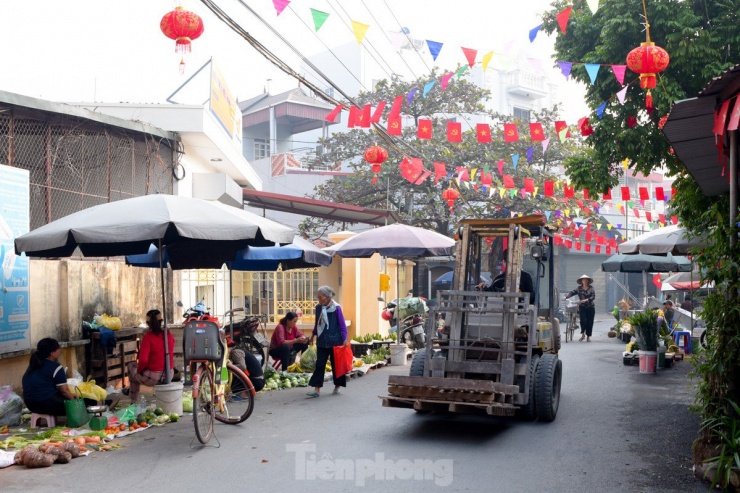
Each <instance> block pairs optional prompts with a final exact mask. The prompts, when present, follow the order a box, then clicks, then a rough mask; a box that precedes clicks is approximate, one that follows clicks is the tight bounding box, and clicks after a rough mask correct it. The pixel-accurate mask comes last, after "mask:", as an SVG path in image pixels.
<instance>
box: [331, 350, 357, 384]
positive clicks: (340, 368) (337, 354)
mask: <svg viewBox="0 0 740 493" xmlns="http://www.w3.org/2000/svg"><path fill="white" fill-rule="evenodd" d="M353 360H354V358H353V356H352V348H351V347H349V346H334V364H335V365H336V367H337V369H336V372H335V375H336V377H337V378H339V377H341V376H342V375H346V374H347V373H349V372H351V371H352V368H354V365H353V363H354V361H353Z"/></svg>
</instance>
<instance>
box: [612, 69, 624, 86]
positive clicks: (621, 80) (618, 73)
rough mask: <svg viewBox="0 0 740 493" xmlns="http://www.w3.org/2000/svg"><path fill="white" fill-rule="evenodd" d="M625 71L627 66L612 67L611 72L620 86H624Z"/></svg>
mask: <svg viewBox="0 0 740 493" xmlns="http://www.w3.org/2000/svg"><path fill="white" fill-rule="evenodd" d="M626 71H627V65H612V72H614V77H616V78H617V82H619V85H620V86H623V85H624V73H625V72H626Z"/></svg>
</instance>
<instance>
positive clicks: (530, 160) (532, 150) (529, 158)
mask: <svg viewBox="0 0 740 493" xmlns="http://www.w3.org/2000/svg"><path fill="white" fill-rule="evenodd" d="M533 153H534V146H532V147H530V148H529V149H527V161H529V162H530V163H531V162H532V154H533Z"/></svg>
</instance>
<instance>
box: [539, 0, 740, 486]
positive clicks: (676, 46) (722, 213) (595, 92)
mask: <svg viewBox="0 0 740 493" xmlns="http://www.w3.org/2000/svg"><path fill="white" fill-rule="evenodd" d="M569 5H572V6H573V11H572V14H571V16H570V21H569V22H568V25H567V33H566V34H563V33H561V32H560V31H559V27H558V23H557V21H556V15H557V14H558V13H559V12H562V11H563V9H565V8H566V7H567V6H569ZM645 12H646V13H647V23H648V24H649V28H650V37H651V40H652V41H653V42H654V43H655V44H657V45H658V46H661V47H662V48H664V49H665V50H666V51H667V52H668V53H669V55H670V58H671V61H670V65H669V67H668V68H667V69H666V70H665V71H664V72H663V73H661V74H660V75H659V76H658V83H657V87H656V88H655V89H653V90H652V96H653V100H654V105H655V110H653V111H651V112H648V111H646V110H645V91H644V90H643V89H640V86H639V83H637V82H636V78H637V77H638V76H637V74H634V73H632V72H630V71H629V70H628V71H627V75H626V77H625V84H629V89H628V91H627V98H626V101H625V104H624V105H621V104H619V102H618V101H617V99H616V97H615V94H616V92H617V91H619V90H620V89H621V88H620V86H619V84H618V82H617V81H616V80H615V77H613V76H612V75H611V74H607V73H605V72H606V67H602V68H601V71H600V74H599V76H598V78H597V80H596V83H595V84H593V85H590V78H589V77H588V74H587V73H586V70H585V69H584V67H583V66H582V65H574V67H573V71H572V73H571V76H572V78H573V79H575V80H577V81H580V82H582V83H585V84H587V85H588V89H587V93H586V98H587V101H588V103H589V106H590V107H591V108H592V110H594V112H593V113H592V115H591V121H592V124H593V128H594V131H595V133H594V134H593V135H592V136H590V137H588V138H587V139H586V143H587V145H588V148H587V150H584V152H582V153H581V154H578V155H574V156H571V157H569V158H567V159H566V160H565V166H566V168H567V173H568V175H569V177H570V178H571V179H572V180H573V181H574V182H575V183H578V184H579V185H580V186H584V187H587V188H590V189H595V190H606V189H608V188H610V187H611V186H614V185H615V184H616V180H617V179H618V177H619V175H620V174H621V173H622V172H623V170H622V169H621V167H620V166H619V163H620V162H621V161H622V160H624V159H629V161H630V163H631V166H630V169H629V170H627V171H624V172H625V173H631V172H634V171H639V172H641V173H643V174H645V175H647V174H649V173H651V172H652V171H654V170H661V169H665V170H667V172H668V174H669V176H672V177H674V178H675V182H674V187H675V188H676V190H677V193H676V195H675V196H674V197H672V200H671V202H670V203H669V207H670V210H671V213H672V214H675V215H677V216H678V217H679V218H680V220H681V223H682V225H683V226H684V227H685V228H686V229H687V230H688V231H689V233H690V234H693V235H699V236H702V237H705V238H707V245H706V247H704V248H702V249H701V251H697V252H695V253H696V254H697V255H696V256H695V257H694V258H695V260H696V262H697V263H698V265H699V267H700V268H701V270H702V272H704V273H705V274H704V276H705V278H706V279H709V280H712V281H714V282H715V285H716V287H717V290H716V291H715V292H714V293H712V294H710V295H709V296H708V297H707V299H706V300H705V303H704V306H703V308H702V309H701V311H700V315H701V317H702V319H703V320H704V322H705V323H706V325H707V332H708V334H709V336H708V341H709V347H708V349H707V350H706V351H705V352H704V353H702V354H701V355H699V356H697V357H696V358H695V359H694V360H693V361H694V364H695V368H696V374H697V375H699V376H700V377H701V378H700V381H699V384H698V390H697V399H696V406H695V408H696V410H697V411H698V412H699V413H700V415H701V417H702V432H701V435H700V437H699V438H698V439H697V441H696V443H695V446H694V463H695V465H697V466H701V467H704V463H705V461H707V460H708V461H709V462H711V463H714V465H716V467H717V471H718V473H717V474H716V477H715V482H716V483H719V484H721V485H723V486H726V485H727V484H728V482H729V479H730V476H731V475H732V474H736V473H737V470H738V469H739V468H740V463H739V462H737V461H738V460H740V459H738V458H739V457H740V445H738V444H740V421H738V417H739V416H740V408H738V404H739V403H740V358H738V354H740V303H738V293H739V292H740V264H738V261H737V259H738V258H740V251H738V247H737V246H732V245H731V244H730V242H729V241H728V238H730V237H732V236H733V235H737V234H738V227H737V225H730V224H729V197H728V195H723V196H719V197H706V196H704V195H703V194H702V193H701V191H700V190H699V187H698V185H697V183H696V181H695V180H694V179H693V178H692V177H691V176H690V174H689V173H688V172H687V170H686V168H685V167H684V165H683V164H682V163H681V162H680V161H679V160H678V159H677V158H676V156H675V155H674V154H673V153H672V151H671V149H670V143H669V142H668V141H667V139H666V138H665V136H664V135H663V133H662V132H661V131H660V129H661V127H662V122H661V120H663V119H664V118H665V116H666V115H668V114H669V113H670V111H671V106H672V105H673V104H674V103H675V102H676V101H679V100H681V99H686V98H690V97H695V96H697V95H698V94H699V92H700V91H701V89H702V88H703V87H704V86H705V84H707V83H708V82H709V81H710V80H711V79H712V78H713V77H717V76H719V75H721V74H722V73H723V72H725V71H726V70H727V69H728V68H729V67H731V66H732V65H734V64H737V63H740V53H739V52H738V48H739V47H740V29H738V28H737V26H738V21H740V15H738V13H739V12H740V1H739V0H720V1H713V2H707V1H705V0H688V1H680V2H677V1H673V0H644V2H643V1H642V0H610V1H609V2H601V3H600V4H599V9H598V11H597V12H596V14H593V13H592V12H591V11H590V9H589V8H588V6H587V4H586V2H585V0H577V1H575V2H571V1H557V2H555V3H553V4H552V8H551V10H550V11H548V12H546V13H545V14H544V15H543V29H544V30H545V31H546V32H549V33H557V40H556V42H555V55H554V57H555V59H556V60H557V61H568V62H576V63H577V62H583V63H599V64H606V65H615V64H625V59H626V57H627V54H628V53H629V51H630V50H632V49H633V48H635V47H637V46H639V45H640V43H641V42H643V41H645V23H646V21H645V17H644V15H645ZM605 101H607V102H608V103H607V106H606V109H605V111H604V114H603V118H601V119H599V118H598V117H597V116H596V114H595V110H596V108H598V107H599V106H600V105H601V104H602V103H603V102H605ZM629 116H633V117H635V118H636V119H637V121H638V125H637V126H635V128H630V127H629V125H628V124H627V119H628V117H629ZM733 468H734V469H735V472H733ZM736 477H738V476H736Z"/></svg>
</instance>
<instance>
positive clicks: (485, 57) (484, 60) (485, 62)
mask: <svg viewBox="0 0 740 493" xmlns="http://www.w3.org/2000/svg"><path fill="white" fill-rule="evenodd" d="M492 58H493V52H492V51H489V52H488V53H486V54H485V55H483V58H482V59H481V64H482V65H483V71H484V72H485V71H486V69H487V68H488V64H489V63H491V59H492Z"/></svg>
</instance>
